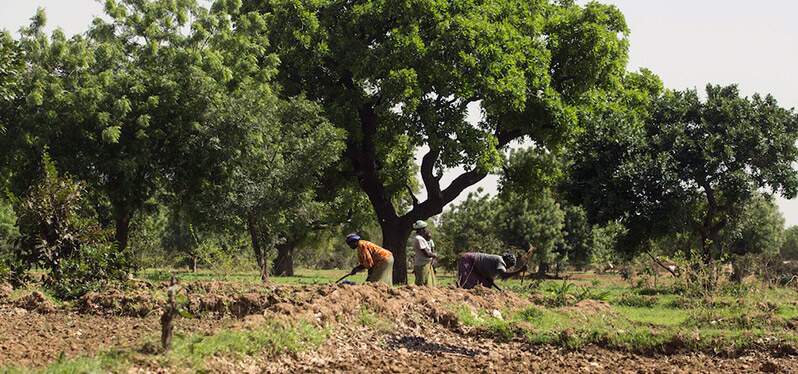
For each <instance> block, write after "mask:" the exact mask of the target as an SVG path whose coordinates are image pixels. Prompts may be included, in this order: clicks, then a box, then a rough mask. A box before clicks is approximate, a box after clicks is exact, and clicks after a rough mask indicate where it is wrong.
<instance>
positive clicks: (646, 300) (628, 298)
mask: <svg viewBox="0 0 798 374" xmlns="http://www.w3.org/2000/svg"><path fill="white" fill-rule="evenodd" d="M615 303H616V304H618V305H623V306H631V307H636V308H651V307H653V306H654V305H657V298H656V297H653V296H640V295H635V294H624V295H622V296H621V297H620V298H619V299H618V300H616V302H615Z"/></svg>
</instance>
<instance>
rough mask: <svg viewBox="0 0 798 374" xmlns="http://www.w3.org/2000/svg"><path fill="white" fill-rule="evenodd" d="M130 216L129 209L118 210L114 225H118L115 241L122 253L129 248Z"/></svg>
mask: <svg viewBox="0 0 798 374" xmlns="http://www.w3.org/2000/svg"><path fill="white" fill-rule="evenodd" d="M130 216H131V214H130V211H129V210H127V209H117V212H116V214H115V215H114V223H115V225H116V231H115V232H114V240H116V244H117V245H118V246H119V250H120V251H124V250H125V249H126V248H127V240H128V237H129V236H130Z"/></svg>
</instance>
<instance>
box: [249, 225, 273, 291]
mask: <svg viewBox="0 0 798 374" xmlns="http://www.w3.org/2000/svg"><path fill="white" fill-rule="evenodd" d="M247 229H248V230H249V236H250V238H251V240H252V250H253V251H254V252H255V260H256V261H257V262H258V269H259V270H260V279H261V281H263V283H268V282H269V266H268V265H267V264H266V251H264V249H263V243H261V240H260V237H261V236H260V232H259V231H258V225H257V223H256V222H255V218H254V217H252V216H250V217H249V218H248V219H247Z"/></svg>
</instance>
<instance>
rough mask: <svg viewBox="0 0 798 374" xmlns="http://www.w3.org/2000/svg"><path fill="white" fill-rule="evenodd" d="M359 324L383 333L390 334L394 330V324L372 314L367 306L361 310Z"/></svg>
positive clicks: (358, 318)
mask: <svg viewBox="0 0 798 374" xmlns="http://www.w3.org/2000/svg"><path fill="white" fill-rule="evenodd" d="M357 321H358V324H360V325H361V326H363V327H368V328H371V329H374V330H377V331H381V332H388V331H390V330H392V329H393V327H394V324H393V323H392V322H390V321H388V320H386V319H384V318H382V317H380V316H378V315H377V314H376V313H374V312H372V311H371V310H370V309H369V308H368V307H367V306H363V307H361V308H360V312H359V313H358V317H357Z"/></svg>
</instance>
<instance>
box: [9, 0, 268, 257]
mask: <svg viewBox="0 0 798 374" xmlns="http://www.w3.org/2000/svg"><path fill="white" fill-rule="evenodd" d="M228 8H229V7H225V6H217V7H215V8H214V9H213V10H212V11H209V10H207V9H204V8H202V7H199V6H198V5H197V3H196V1H194V0H181V1H170V0H147V1H139V0H121V1H114V0H109V1H106V3H105V11H106V14H107V17H106V18H97V19H95V20H94V21H93V23H92V25H91V27H90V28H89V30H88V31H87V32H86V33H85V34H83V35H78V36H74V37H72V38H69V39H68V38H67V37H66V36H65V35H64V34H63V32H61V31H60V30H56V31H55V32H54V33H53V35H52V37H48V36H47V35H45V34H44V32H43V27H44V24H45V17H44V13H43V11H41V10H40V11H39V13H38V14H37V15H36V16H35V17H34V18H33V21H32V23H31V25H30V27H26V28H24V29H23V30H22V32H21V35H22V37H21V40H20V45H21V50H22V52H21V53H22V56H23V57H24V59H25V61H26V69H25V71H24V72H23V79H22V81H23V88H22V90H23V92H24V93H25V95H23V96H20V97H18V98H17V99H16V100H15V102H14V109H15V118H14V121H13V124H11V125H9V126H8V128H7V132H6V134H4V135H3V137H4V139H3V143H4V144H11V148H12V149H14V152H9V153H8V154H7V155H4V157H3V159H2V163H3V165H2V169H6V170H7V169H14V170H15V178H14V179H15V181H16V183H15V188H14V190H15V191H16V192H18V193H19V192H21V191H24V190H25V189H26V185H27V184H28V183H29V182H30V181H31V180H33V178H32V175H33V174H32V172H33V171H34V170H35V165H37V160H38V159H39V157H40V155H41V154H42V152H43V150H44V149H45V148H49V153H50V155H51V156H52V158H53V160H54V161H55V162H56V164H57V165H58V166H59V168H60V169H61V170H63V171H64V172H66V173H68V174H69V175H72V176H74V177H75V178H78V179H80V180H83V181H85V182H86V183H87V185H88V186H89V188H90V190H91V193H92V196H93V203H94V205H95V207H96V209H97V210H98V212H100V213H101V215H100V216H101V218H103V219H104V220H105V221H106V222H104V224H107V225H109V226H114V227H115V238H116V241H117V243H118V244H119V247H120V248H122V249H124V248H125V247H126V245H127V241H128V236H129V231H130V222H131V221H132V219H133V217H134V215H135V214H136V213H137V212H139V211H140V210H141V209H142V207H144V206H145V204H146V202H147V201H148V200H149V199H151V198H153V196H155V195H156V192H158V191H160V190H166V191H171V192H174V193H192V192H195V191H196V190H198V189H199V188H200V187H201V186H202V183H203V181H205V180H212V179H213V178H214V175H215V174H216V173H217V172H218V168H217V167H216V165H218V162H216V161H217V159H218V158H220V157H222V156H220V154H225V153H228V152H236V148H222V147H220V144H221V143H223V140H222V139H221V137H222V136H226V135H227V133H225V132H224V131H217V130H215V129H213V128H211V127H210V126H209V117H210V115H212V110H213V108H217V107H220V106H223V105H225V104H226V102H225V101H224V100H223V99H224V98H226V97H227V96H229V95H231V93H233V92H235V91H236V90H238V89H239V87H240V86H241V85H242V84H248V85H256V84H257V83H254V82H261V83H262V82H265V81H268V79H269V77H270V74H271V73H273V72H274V69H273V66H274V63H275V62H276V61H275V59H274V58H272V57H271V56H269V55H268V54H267V53H266V51H265V48H264V47H263V44H264V42H263V40H262V39H261V37H260V34H261V32H260V31H261V30H262V28H261V26H262V22H260V23H259V22H258V20H257V17H254V15H253V17H249V18H247V19H245V20H242V21H240V22H239V24H238V25H237V26H236V33H235V34H233V33H232V30H233V29H232V24H231V21H230V17H229V15H228V14H227V12H228V10H230V9H228ZM232 10H235V9H234V8H233V9H232ZM245 21H248V22H245ZM263 84H265V83H263ZM262 90H263V92H264V93H267V92H269V91H268V89H267V88H263V89H262ZM220 134H221V135H220ZM228 143H232V144H235V143H236V142H235V141H228Z"/></svg>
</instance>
